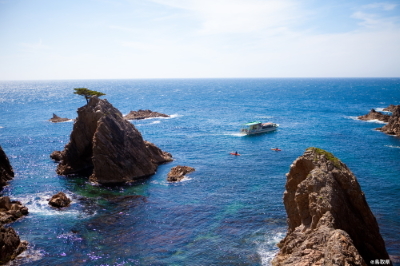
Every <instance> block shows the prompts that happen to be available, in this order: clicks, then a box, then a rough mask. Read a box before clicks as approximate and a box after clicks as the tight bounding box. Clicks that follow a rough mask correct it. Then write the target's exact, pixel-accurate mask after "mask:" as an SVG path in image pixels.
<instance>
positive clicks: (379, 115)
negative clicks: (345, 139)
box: [358, 109, 390, 122]
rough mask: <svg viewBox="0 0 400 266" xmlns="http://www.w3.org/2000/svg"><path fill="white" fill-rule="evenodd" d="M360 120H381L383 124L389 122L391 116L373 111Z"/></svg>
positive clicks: (360, 117)
mask: <svg viewBox="0 0 400 266" xmlns="http://www.w3.org/2000/svg"><path fill="white" fill-rule="evenodd" d="M358 119H360V120H366V121H367V120H379V121H382V122H388V121H389V119H390V115H385V114H382V113H381V112H377V111H375V109H372V110H371V111H370V112H369V113H368V114H366V115H362V116H359V117H358Z"/></svg>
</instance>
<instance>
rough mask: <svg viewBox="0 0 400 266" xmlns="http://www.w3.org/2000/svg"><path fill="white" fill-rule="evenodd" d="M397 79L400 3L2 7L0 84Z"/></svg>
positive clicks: (85, 1) (136, 2)
mask: <svg viewBox="0 0 400 266" xmlns="http://www.w3.org/2000/svg"><path fill="white" fill-rule="evenodd" d="M264 77H265V78H285V77H400V1H399V0H388V1H379V0H377V1H370V0H324V1H320V0H68V1H60V0H59V1H54V0H0V80H60V79H61V80H66V79H142V78H264Z"/></svg>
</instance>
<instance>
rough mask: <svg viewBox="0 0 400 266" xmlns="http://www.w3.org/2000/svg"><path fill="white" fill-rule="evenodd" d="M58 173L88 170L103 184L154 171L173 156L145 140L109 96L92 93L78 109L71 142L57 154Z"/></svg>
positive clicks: (145, 174)
mask: <svg viewBox="0 0 400 266" xmlns="http://www.w3.org/2000/svg"><path fill="white" fill-rule="evenodd" d="M58 155H59V159H60V163H59V165H58V167H57V173H58V174H59V175H72V174H82V173H85V174H88V175H90V180H92V181H94V182H98V183H102V184H106V183H121V182H130V181H133V180H135V179H138V178H143V177H146V176H149V175H152V174H154V173H155V171H156V169H157V165H158V164H161V163H164V162H168V161H171V160H172V156H171V155H170V154H169V153H167V152H163V151H161V150H160V149H159V148H157V147H156V146H155V145H154V144H152V143H150V142H145V141H144V140H143V138H142V135H141V134H140V132H139V131H138V130H137V129H136V128H135V126H134V125H132V124H131V123H130V122H129V121H127V120H125V119H124V118H123V116H122V114H121V112H120V111H119V110H118V109H116V108H115V107H113V106H112V105H111V104H110V103H109V102H108V101H107V100H102V99H99V98H97V97H92V98H91V99H90V101H89V103H88V104H87V105H85V106H83V107H81V108H79V109H78V117H77V119H76V121H75V123H74V127H73V130H72V133H71V136H70V142H69V143H68V144H67V145H66V146H65V148H64V150H63V151H62V152H61V153H59V154H58Z"/></svg>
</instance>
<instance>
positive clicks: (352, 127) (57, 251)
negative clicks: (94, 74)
mask: <svg viewBox="0 0 400 266" xmlns="http://www.w3.org/2000/svg"><path fill="white" fill-rule="evenodd" d="M77 87H86V88H89V89H91V90H97V91H101V92H104V93H106V94H107V95H106V96H103V97H102V98H106V99H107V100H108V101H109V102H110V103H111V104H113V105H114V106H115V107H116V108H118V109H119V110H120V111H121V112H122V113H123V114H124V115H125V114H127V113H129V111H131V110H138V109H150V110H152V111H157V112H161V113H165V114H168V115H171V117H169V118H153V119H146V120H138V121H132V123H133V124H134V125H135V127H136V128H137V129H138V130H139V131H140V132H141V133H142V135H143V138H144V139H145V140H148V141H150V142H153V143H154V144H156V145H157V146H158V147H160V148H161V149H162V150H165V151H167V152H170V153H171V154H172V155H173V157H174V161H173V162H171V163H168V164H164V165H161V166H160V167H159V168H158V171H157V173H156V174H155V175H153V176H151V177H149V178H148V179H146V180H142V181H140V182H137V183H134V184H132V185H129V186H128V185H126V186H118V187H105V186H93V185H92V184H90V183H88V181H87V180H86V179H85V178H67V177H64V176H58V175H57V174H56V172H55V170H56V166H57V165H56V164H55V163H54V162H53V161H52V160H51V159H50V157H49V155H50V153H51V152H52V151H54V150H62V149H63V148H64V146H65V145H66V144H67V143H68V141H69V136H70V133H71V130H72V127H73V122H64V123H51V122H49V121H47V120H48V119H50V118H51V117H52V114H53V113H55V114H57V115H58V116H60V117H68V118H75V117H76V110H77V108H79V107H80V106H82V105H84V104H85V103H86V102H85V99H84V98H83V97H81V96H78V95H75V94H73V89H74V88H77ZM389 104H395V105H398V104H400V78H345V79H341V78H336V79H330V78H321V79H311V78H307V79H297V78H293V79H160V80H156V79H155V80H74V81H1V82H0V145H1V146H2V147H3V149H4V151H5V152H6V154H7V155H8V157H9V159H10V161H11V164H12V166H13V168H14V172H15V177H14V179H13V180H12V181H10V182H9V186H7V187H5V188H4V189H3V191H1V192H0V194H1V195H2V196H5V195H7V196H10V197H11V199H12V200H19V201H21V202H22V203H23V204H24V205H26V206H27V207H28V208H29V215H28V216H26V217H24V218H22V219H20V220H19V221H17V222H14V223H13V224H11V226H12V227H13V228H14V229H15V230H16V231H17V232H18V233H19V235H20V237H21V239H24V240H27V241H28V242H29V243H30V245H29V249H28V251H26V252H24V253H23V254H22V256H21V257H20V258H19V259H17V260H16V261H14V262H12V263H10V264H9V265H270V261H271V259H272V258H273V256H274V254H275V253H276V252H277V247H276V243H278V242H279V240H280V239H282V238H283V237H284V236H285V233H286V228H287V225H286V212H285V208H284V205H283V201H282V196H283V192H284V190H285V187H284V186H285V182H286V177H285V174H286V173H287V172H288V171H289V168H290V165H291V164H292V162H293V161H294V160H295V159H296V158H297V157H299V156H300V155H302V154H303V153H304V151H305V149H306V148H308V147H311V146H313V147H319V148H322V149H325V150H327V151H329V152H332V153H333V154H334V155H335V156H336V157H338V158H339V159H340V160H341V161H342V162H344V163H345V164H346V165H347V166H348V167H349V168H350V169H351V170H352V171H353V173H354V174H355V175H356V177H357V178H358V181H359V183H360V185H361V188H362V190H363V191H364V192H365V195H366V198H367V201H368V204H369V206H370V208H371V209H372V212H373V213H374V215H375V216H376V218H377V220H378V223H379V226H380V230H381V234H382V236H383V238H384V240H385V242H386V248H387V250H388V252H389V254H390V255H391V256H392V257H393V258H394V259H395V260H397V265H400V264H399V263H398V262H399V261H400V234H399V233H400V200H399V199H400V138H397V137H393V136H388V135H386V134H384V133H381V132H378V131H376V130H374V129H375V128H377V127H381V126H383V124H382V123H380V122H376V121H370V122H365V121H359V120H357V116H359V115H364V114H366V113H368V112H369V111H370V110H371V109H372V108H375V109H377V110H382V108H384V107H387V106H388V105H389ZM255 120H259V121H262V122H274V123H277V124H279V125H280V127H279V129H278V130H277V131H275V132H271V133H266V134H262V135H255V136H243V135H241V134H240V133H239V130H240V128H241V126H242V124H244V123H247V122H250V121H255ZM275 147H278V148H280V149H281V150H282V151H280V152H275V151H272V150H271V148H275ZM235 151H237V152H238V153H240V154H241V156H232V155H230V154H229V153H230V152H235ZM176 165H186V166H191V167H194V168H196V171H195V172H194V173H191V174H189V175H188V177H187V178H185V179H184V181H183V182H179V183H168V182H167V181H166V177H167V173H168V172H169V170H170V169H171V168H172V167H174V166H176ZM59 191H63V192H65V193H66V194H67V195H68V196H69V197H70V198H72V200H73V203H72V205H71V206H70V207H69V208H65V209H62V210H56V209H53V208H52V207H50V206H49V205H48V204H47V199H49V198H50V197H51V196H52V195H53V194H55V193H57V192H59ZM343 219H346V217H343ZM377 259H380V258H377Z"/></svg>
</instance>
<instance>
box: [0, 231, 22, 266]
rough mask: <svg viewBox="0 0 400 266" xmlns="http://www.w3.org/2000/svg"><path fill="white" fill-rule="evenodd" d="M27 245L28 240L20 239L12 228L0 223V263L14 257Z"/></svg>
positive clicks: (2, 263)
mask: <svg viewBox="0 0 400 266" xmlns="http://www.w3.org/2000/svg"><path fill="white" fill-rule="evenodd" d="M27 246H28V242H26V241H21V240H20V238H19V236H18V234H17V233H16V232H15V230H14V229H13V228H11V227H4V226H3V225H0V265H4V264H5V263H7V262H9V261H10V260H13V259H15V257H17V256H18V255H19V254H21V253H22V252H23V251H25V250H26V248H27Z"/></svg>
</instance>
